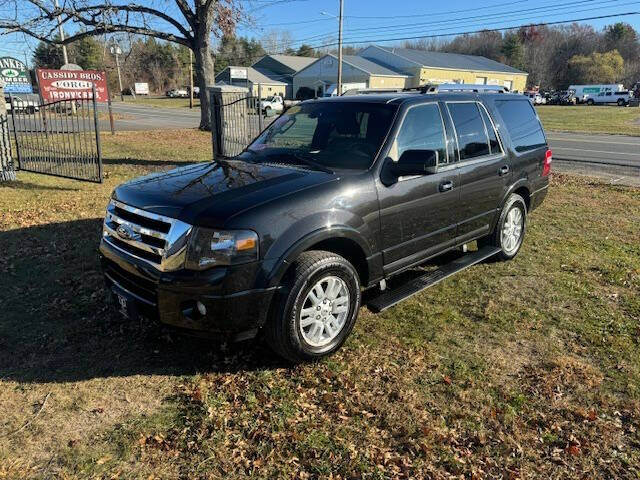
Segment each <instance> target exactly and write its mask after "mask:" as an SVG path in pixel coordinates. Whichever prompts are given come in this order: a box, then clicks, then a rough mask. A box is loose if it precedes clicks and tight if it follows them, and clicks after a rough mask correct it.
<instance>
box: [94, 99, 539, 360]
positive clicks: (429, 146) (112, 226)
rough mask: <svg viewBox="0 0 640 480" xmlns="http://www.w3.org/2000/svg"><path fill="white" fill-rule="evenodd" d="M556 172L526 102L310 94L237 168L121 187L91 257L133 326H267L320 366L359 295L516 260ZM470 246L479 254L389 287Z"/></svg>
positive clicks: (272, 338)
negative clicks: (149, 320)
mask: <svg viewBox="0 0 640 480" xmlns="http://www.w3.org/2000/svg"><path fill="white" fill-rule="evenodd" d="M550 164H551V152H550V151H549V149H548V147H547V141H546V138H545V135H544V132H543V130H542V127H541V125H540V122H539V120H538V117H537V115H536V113H535V110H534V109H533V107H532V106H531V104H530V102H529V100H528V99H527V98H526V97H523V96H522V95H512V94H499V93H494V94H473V93H449V94H420V93H394V94H379V95H363V96H353V97H339V98H331V99H321V100H310V101H306V102H303V103H301V104H299V105H297V106H295V107H292V108H291V109H289V110H288V111H287V112H286V113H285V114H284V115H281V116H280V117H279V118H278V119H276V120H275V121H274V122H273V123H272V124H271V125H270V126H269V127H268V128H267V129H266V130H265V131H264V132H262V133H261V134H260V135H259V136H258V138H256V139H255V140H254V141H253V142H252V143H251V144H250V145H249V146H248V147H247V148H246V149H245V151H244V152H243V153H241V154H240V155H238V156H237V157H234V158H221V159H216V160H215V161H213V162H209V163H199V164H195V165H190V166H186V167H182V168H178V169H175V170H172V171H170V172H166V173H156V174H152V175H148V176H146V177H142V178H138V179H135V180H132V181H130V182H128V183H126V184H124V185H121V186H119V187H117V188H116V189H115V191H114V192H113V195H112V200H111V202H110V203H109V205H108V207H107V215H106V218H105V221H104V230H103V236H102V242H101V244H100V256H101V260H102V265H103V268H104V273H105V277H106V281H107V284H108V286H109V288H110V289H111V290H112V291H113V293H114V298H115V300H116V306H117V308H118V309H119V310H120V311H121V312H122V314H124V315H125V316H127V317H133V316H136V315H138V314H142V315H144V316H147V317H155V318H157V319H159V320H160V321H161V322H163V323H164V324H169V325H173V326H178V327H182V328H183V329H187V330H189V331H191V332H199V333H209V334H211V333H213V334H216V335H225V336H230V337H232V338H233V339H236V340H240V339H245V338H251V337H254V336H256V335H258V334H259V333H262V334H263V335H264V337H265V338H266V339H267V341H268V343H269V344H270V345H271V346H272V348H273V349H274V350H275V351H276V352H277V353H279V354H280V355H282V356H284V357H286V358H288V359H290V360H293V361H307V360H314V359H318V358H321V357H324V356H326V355H329V354H331V353H332V352H334V351H335V350H337V349H338V348H339V347H340V346H341V345H342V343H343V342H344V341H345V339H346V337H347V336H348V335H349V332H350V331H351V329H352V328H353V325H354V323H355V320H356V317H357V315H358V310H359V308H360V305H361V302H362V291H363V290H364V289H372V294H371V293H368V294H367V296H370V297H371V298H372V299H371V300H370V301H369V303H368V306H369V307H370V308H371V309H372V310H374V311H379V310H382V309H384V308H387V307H389V306H390V305H393V304H395V303H397V302H398V301H400V300H402V299H404V298H406V297H408V296H410V295H412V294H413V293H416V292H418V291H420V290H421V289H423V288H425V287H427V286H429V285H432V284H434V283H436V282H437V281H440V280H442V279H443V278H445V277H446V276H448V275H450V274H452V273H455V272H457V271H459V270H461V269H462V268H465V267H467V266H469V265H472V264H474V263H477V262H479V261H482V260H484V259H485V258H488V257H493V258H499V259H503V260H508V259H511V258H513V257H514V256H515V255H516V254H517V253H518V250H519V249H520V246H521V244H522V241H523V238H524V234H525V229H526V225H527V215H528V214H529V213H530V212H531V211H532V210H533V209H534V208H536V207H537V206H538V205H540V203H541V202H542V200H543V198H544V197H545V195H546V192H547V188H548V184H549V182H548V175H549V170H550ZM474 240H477V241H478V242H477V243H478V246H479V248H478V250H475V251H473V252H469V253H465V254H463V255H461V256H460V257H458V258H456V259H455V260H454V261H452V262H451V263H449V264H445V265H444V266H443V267H441V268H439V269H438V270H436V271H435V272H429V273H427V274H424V275H422V276H419V277H417V278H416V277H411V279H410V280H407V281H403V282H401V283H400V284H399V285H398V286H396V287H395V288H387V286H388V285H387V282H388V281H389V279H390V278H391V277H394V276H396V275H397V274H398V273H400V272H403V271H406V270H408V269H410V268H411V267H414V266H416V265H419V264H421V263H424V262H425V261H426V260H428V259H431V258H432V257H435V256H437V255H440V254H442V253H444V252H447V251H451V250H454V249H456V250H457V249H462V248H463V247H464V251H466V246H467V244H468V243H470V242H472V241H474ZM402 277H404V276H402ZM398 278H401V277H396V280H394V281H397V279H398ZM394 281H391V282H390V283H394ZM385 289H386V290H385Z"/></svg>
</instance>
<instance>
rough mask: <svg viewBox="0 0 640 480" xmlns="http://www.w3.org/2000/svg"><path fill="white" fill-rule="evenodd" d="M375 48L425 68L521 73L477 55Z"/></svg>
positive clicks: (378, 46)
mask: <svg viewBox="0 0 640 480" xmlns="http://www.w3.org/2000/svg"><path fill="white" fill-rule="evenodd" d="M375 47H377V48H380V49H382V50H386V51H387V52H390V53H393V54H395V55H398V56H400V57H403V58H405V59H407V60H410V61H412V62H415V63H417V64H420V65H422V66H425V67H433V68H450V69H456V70H480V71H483V72H502V73H521V74H524V73H526V72H523V71H522V70H518V69H517V68H513V67H510V66H509V65H505V64H503V63H500V62H496V61H495V60H491V59H489V58H486V57H481V56H478V55H463V54H461V53H445V52H429V51H426V50H414V49H411V48H395V47H384V46H380V45H375Z"/></svg>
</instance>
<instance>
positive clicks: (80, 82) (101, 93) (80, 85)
mask: <svg viewBox="0 0 640 480" xmlns="http://www.w3.org/2000/svg"><path fill="white" fill-rule="evenodd" d="M36 75H37V76H38V85H39V86H40V95H42V99H43V100H44V101H45V102H55V101H56V100H69V99H86V100H90V99H91V98H92V95H93V94H92V91H91V87H92V86H93V85H95V87H96V102H102V103H106V102H108V101H109V91H108V90H107V75H106V74H105V72H103V71H98V70H52V69H48V68H38V69H37V70H36Z"/></svg>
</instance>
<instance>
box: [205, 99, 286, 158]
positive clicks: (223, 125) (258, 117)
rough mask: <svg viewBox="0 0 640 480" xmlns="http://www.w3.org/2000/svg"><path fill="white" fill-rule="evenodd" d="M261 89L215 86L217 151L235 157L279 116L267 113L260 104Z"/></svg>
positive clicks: (213, 115)
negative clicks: (253, 92) (256, 93)
mask: <svg viewBox="0 0 640 480" xmlns="http://www.w3.org/2000/svg"><path fill="white" fill-rule="evenodd" d="M260 93H261V92H260V91H259V92H258V96H253V95H251V94H250V93H249V91H248V90H247V89H244V88H238V89H235V90H232V91H225V90H222V89H219V90H218V89H211V92H210V96H211V98H210V105H211V119H212V121H211V131H212V135H213V148H214V154H215V155H221V156H225V157H234V156H236V155H238V154H239V153H240V152H242V151H243V150H244V149H245V148H246V147H247V145H249V144H250V143H251V141H252V140H253V139H255V138H256V137H257V136H258V135H259V134H260V132H262V130H263V129H264V128H265V127H266V126H267V125H269V124H270V123H271V122H272V121H273V120H274V118H275V116H267V114H266V112H265V111H264V109H262V108H261V107H262V106H261V104H260V97H261V95H260Z"/></svg>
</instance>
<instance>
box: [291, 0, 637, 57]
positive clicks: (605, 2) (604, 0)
mask: <svg viewBox="0 0 640 480" xmlns="http://www.w3.org/2000/svg"><path fill="white" fill-rule="evenodd" d="M619 1H620V0H574V1H571V2H566V3H564V4H559V5H556V6H547V7H545V8H544V9H538V10H539V13H536V15H533V16H527V17H520V15H521V13H522V12H527V11H529V10H530V9H526V10H516V11H513V12H505V13H503V14H502V15H501V19H500V20H499V21H496V22H493V23H492V24H490V25H496V26H497V25H500V24H503V23H505V22H506V21H508V18H506V17H514V16H517V17H518V18H513V19H511V20H515V21H518V22H521V21H525V20H527V21H528V20H536V19H539V18H540V17H541V16H546V15H548V14H550V13H552V12H553V11H555V10H562V9H565V8H566V7H570V6H579V5H587V4H592V5H597V7H594V8H585V9H579V10H574V11H573V12H572V13H574V14H575V13H581V12H589V11H593V10H600V9H601V8H603V7H605V6H611V5H612V4H613V3H616V2H619ZM593 2H596V3H593ZM638 3H640V2H637V1H634V2H627V3H622V4H618V3H616V5H619V6H620V7H623V6H630V5H636V4H638ZM556 15H558V14H557V13H556ZM493 16H494V15H491V14H488V15H474V16H470V17H463V18H459V19H457V20H453V21H448V20H438V21H435V22H423V23H420V24H406V25H396V26H391V27H390V30H391V31H389V32H386V33H389V34H391V33H396V32H397V33H401V32H400V30H416V29H418V27H420V28H424V27H427V26H434V25H441V24H443V23H445V24H447V25H450V27H448V28H440V29H438V30H435V31H436V32H439V33H446V30H451V29H452V28H458V29H459V28H468V27H475V26H484V25H487V24H486V23H485V22H484V21H482V22H481V23H478V20H479V19H480V20H481V19H486V18H487V17H493ZM472 19H475V20H476V21H474V22H471V23H469V22H468V21H469V20H472ZM567 22H570V20H567ZM384 28H385V27H376V28H375V31H379V30H381V29H384ZM504 28H505V29H508V27H504ZM356 30H358V31H359V30H366V31H367V32H369V31H370V30H371V29H369V28H365V29H351V30H347V32H346V34H347V36H348V37H349V42H350V43H358V42H359V41H363V40H360V38H362V37H361V36H360V35H357V34H356V35H349V33H352V32H354V31H356ZM483 30H485V29H483ZM431 31H434V30H433V29H431ZM418 32H419V31H418ZM418 32H416V33H418ZM402 33H404V32H402ZM407 33H411V32H407ZM446 35H456V33H455V32H451V33H446ZM446 35H442V36H446ZM327 37H330V38H331V37H335V31H333V30H332V31H331V32H326V33H322V34H317V35H313V36H309V37H305V38H300V39H296V40H290V41H286V42H281V43H280V48H291V47H293V46H297V45H300V44H302V43H305V42H309V43H312V41H313V40H315V41H318V40H321V39H322V38H325V39H326V38H327Z"/></svg>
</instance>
